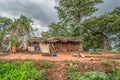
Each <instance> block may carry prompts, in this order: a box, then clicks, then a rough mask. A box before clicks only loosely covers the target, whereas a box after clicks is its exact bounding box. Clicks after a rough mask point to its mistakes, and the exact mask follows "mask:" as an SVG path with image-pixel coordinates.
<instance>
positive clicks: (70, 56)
mask: <svg viewBox="0 0 120 80" xmlns="http://www.w3.org/2000/svg"><path fill="white" fill-rule="evenodd" d="M81 54H83V55H84V56H85V57H84V58H83V57H79V58H78V57H77V53H75V52H72V53H58V54H57V56H56V57H53V56H42V54H39V53H38V54H35V53H28V52H26V53H15V54H8V55H6V56H0V59H8V60H15V59H20V60H26V59H30V60H49V61H66V60H72V61H81V62H89V61H92V62H98V61H101V60H102V59H114V60H115V59H120V55H119V54H111V53H101V54H90V53H88V52H81Z"/></svg>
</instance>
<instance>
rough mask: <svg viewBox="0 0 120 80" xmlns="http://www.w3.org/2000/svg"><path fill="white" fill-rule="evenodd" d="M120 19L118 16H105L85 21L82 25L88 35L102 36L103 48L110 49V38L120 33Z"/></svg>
mask: <svg viewBox="0 0 120 80" xmlns="http://www.w3.org/2000/svg"><path fill="white" fill-rule="evenodd" d="M119 22H120V17H119V16H118V15H116V14H112V15H111V14H105V15H102V16H100V17H92V18H90V19H87V20H85V21H84V22H83V23H82V25H83V26H84V27H85V28H86V29H87V30H88V34H92V35H100V36H101V39H102V41H103V42H102V43H103V44H102V45H103V48H104V49H106V50H109V49H110V42H109V41H110V40H109V38H110V37H111V36H113V35H115V34H116V33H119V32H120V23H119Z"/></svg>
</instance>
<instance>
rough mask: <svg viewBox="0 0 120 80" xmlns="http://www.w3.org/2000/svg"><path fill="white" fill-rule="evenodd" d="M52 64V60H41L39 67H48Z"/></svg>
mask: <svg viewBox="0 0 120 80" xmlns="http://www.w3.org/2000/svg"><path fill="white" fill-rule="evenodd" d="M53 65H54V64H53V62H50V61H47V60H42V61H41V63H40V67H43V68H50V67H52V66H53Z"/></svg>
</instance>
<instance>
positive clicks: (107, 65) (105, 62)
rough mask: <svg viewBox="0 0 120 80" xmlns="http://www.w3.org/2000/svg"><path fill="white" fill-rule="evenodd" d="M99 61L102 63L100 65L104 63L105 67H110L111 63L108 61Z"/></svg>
mask: <svg viewBox="0 0 120 80" xmlns="http://www.w3.org/2000/svg"><path fill="white" fill-rule="evenodd" d="M101 63H102V65H104V66H106V67H112V64H111V63H110V61H107V60H102V61H101Z"/></svg>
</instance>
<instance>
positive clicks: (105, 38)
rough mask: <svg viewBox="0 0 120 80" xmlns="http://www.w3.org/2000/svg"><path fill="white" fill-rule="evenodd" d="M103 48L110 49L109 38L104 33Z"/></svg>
mask: <svg viewBox="0 0 120 80" xmlns="http://www.w3.org/2000/svg"><path fill="white" fill-rule="evenodd" d="M103 48H104V49H105V50H110V45H109V41H108V38H107V37H106V36H105V35H103Z"/></svg>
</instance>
